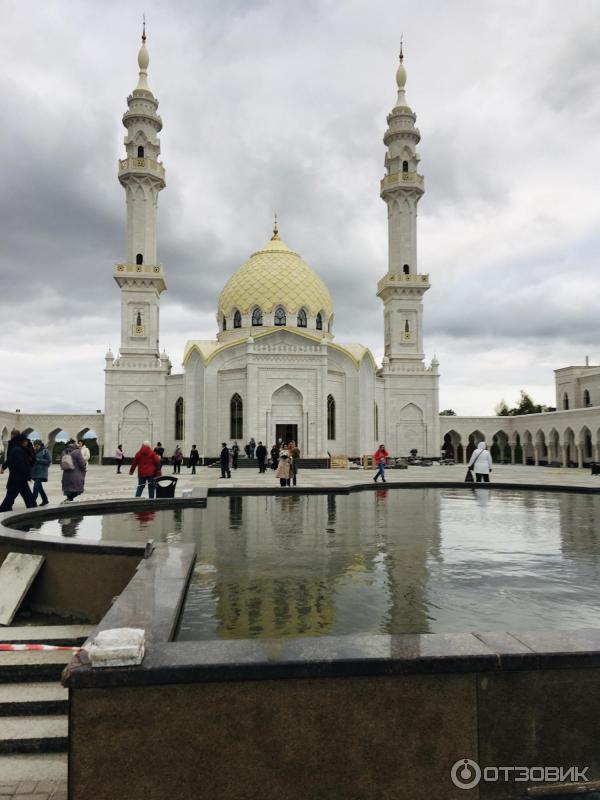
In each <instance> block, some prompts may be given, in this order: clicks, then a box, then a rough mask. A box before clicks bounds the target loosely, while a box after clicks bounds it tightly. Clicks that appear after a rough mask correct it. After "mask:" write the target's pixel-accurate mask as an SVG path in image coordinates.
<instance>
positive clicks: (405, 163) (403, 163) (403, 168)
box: [402, 161, 408, 172]
mask: <svg viewBox="0 0 600 800" xmlns="http://www.w3.org/2000/svg"><path fill="white" fill-rule="evenodd" d="M402 172H408V161H403V162H402Z"/></svg>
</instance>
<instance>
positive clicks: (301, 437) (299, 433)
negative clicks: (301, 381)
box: [267, 383, 308, 455]
mask: <svg viewBox="0 0 600 800" xmlns="http://www.w3.org/2000/svg"><path fill="white" fill-rule="evenodd" d="M305 427H306V426H305V425H304V413H303V410H302V395H301V394H300V392H299V391H298V390H297V389H294V387H293V386H290V384H289V383H286V384H285V385H284V386H281V387H280V388H279V389H277V391H276V392H274V393H273V396H272V397H271V421H270V424H268V425H267V430H269V431H270V434H269V436H270V440H271V441H273V442H279V440H280V439H281V441H282V442H283V443H284V444H286V443H287V442H290V441H292V440H293V441H294V442H296V444H298V446H299V447H300V449H301V451H302V453H303V455H308V452H307V450H308V448H307V443H306V441H305V433H306V432H305Z"/></svg>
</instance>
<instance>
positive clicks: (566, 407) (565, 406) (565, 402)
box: [562, 392, 569, 411]
mask: <svg viewBox="0 0 600 800" xmlns="http://www.w3.org/2000/svg"><path fill="white" fill-rule="evenodd" d="M562 406H563V411H568V410H569V395H568V394H567V393H566V392H564V394H563V397H562Z"/></svg>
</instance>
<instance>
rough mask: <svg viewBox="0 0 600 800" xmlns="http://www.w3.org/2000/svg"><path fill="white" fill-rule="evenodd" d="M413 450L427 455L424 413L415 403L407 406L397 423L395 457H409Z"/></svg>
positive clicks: (401, 412)
mask: <svg viewBox="0 0 600 800" xmlns="http://www.w3.org/2000/svg"><path fill="white" fill-rule="evenodd" d="M411 450H417V451H418V453H419V455H425V451H426V442H425V424H424V422H423V412H422V411H421V409H420V408H419V407H418V406H416V405H415V404H414V403H408V405H405V406H404V408H403V409H402V411H400V415H399V418H398V421H397V423H396V452H395V454H394V455H398V456H407V455H408V454H409V453H410V451H411Z"/></svg>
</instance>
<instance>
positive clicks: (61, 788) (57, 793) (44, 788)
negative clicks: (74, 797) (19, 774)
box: [0, 775, 67, 800]
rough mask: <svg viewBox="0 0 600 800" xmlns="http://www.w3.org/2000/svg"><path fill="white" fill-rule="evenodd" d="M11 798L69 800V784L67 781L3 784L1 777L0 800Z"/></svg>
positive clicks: (0, 777) (20, 799)
mask: <svg viewBox="0 0 600 800" xmlns="http://www.w3.org/2000/svg"><path fill="white" fill-rule="evenodd" d="M9 797H15V798H18V800H67V784H66V782H65V781H22V782H21V783H2V776H1V775H0V800H5V798H9Z"/></svg>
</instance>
